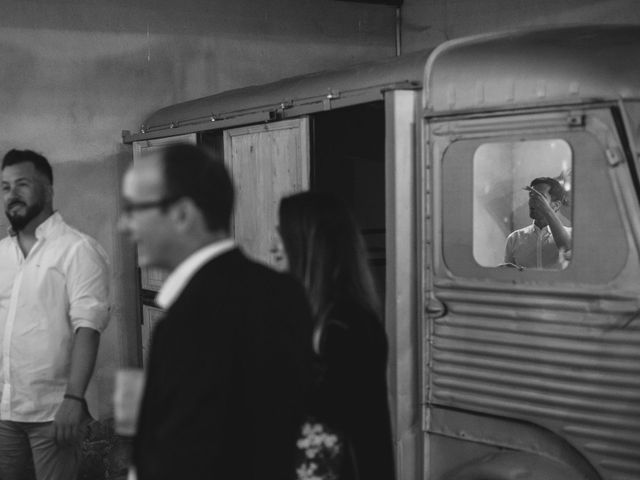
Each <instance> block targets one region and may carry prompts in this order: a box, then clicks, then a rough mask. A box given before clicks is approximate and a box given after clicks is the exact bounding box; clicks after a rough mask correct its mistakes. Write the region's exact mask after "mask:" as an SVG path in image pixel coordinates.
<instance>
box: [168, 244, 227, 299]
mask: <svg viewBox="0 0 640 480" xmlns="http://www.w3.org/2000/svg"><path fill="white" fill-rule="evenodd" d="M234 247H235V242H234V241H233V239H231V238H225V239H224V240H219V241H217V242H213V243H211V244H209V245H207V246H206V247H202V248H201V249H199V250H196V251H195V252H193V253H192V254H191V255H189V256H188V257H187V258H186V259H184V260H183V261H182V263H181V264H180V265H178V266H177V267H176V268H175V270H173V272H171V274H170V275H169V276H168V277H167V279H166V280H165V282H164V284H163V285H162V288H161V289H160V291H159V292H158V296H157V297H156V303H157V304H158V306H159V307H160V308H164V309H165V310H166V309H168V308H169V307H171V305H173V303H174V302H175V301H176V300H177V298H178V297H179V296H180V294H181V293H182V290H184V288H185V287H186V286H187V284H188V283H189V281H190V280H191V278H192V277H193V276H194V275H195V274H196V272H197V271H198V270H200V269H201V268H202V267H203V266H204V265H205V264H206V263H207V262H209V260H211V259H212V258H214V257H217V256H219V255H221V254H223V253H224V252H226V251H228V250H231V249H232V248H234Z"/></svg>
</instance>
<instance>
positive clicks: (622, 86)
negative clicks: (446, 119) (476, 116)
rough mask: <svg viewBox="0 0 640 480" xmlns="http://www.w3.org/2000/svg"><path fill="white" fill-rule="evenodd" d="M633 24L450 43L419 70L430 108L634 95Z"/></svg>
mask: <svg viewBox="0 0 640 480" xmlns="http://www.w3.org/2000/svg"><path fill="white" fill-rule="evenodd" d="M639 55H640V26H633V25H628V26H597V27H594V26H580V27H566V28H554V29H548V30H534V31H518V32H511V33H504V34H490V35H480V36H477V37H471V38H467V39H460V40H452V41H450V42H446V43H444V44H442V45H441V46H439V47H438V48H437V49H436V50H435V51H434V52H433V54H432V55H431V57H430V59H429V62H428V64H427V67H426V70H425V80H424V83H423V84H424V86H425V89H424V105H423V106H424V108H425V109H426V110H427V111H429V112H452V111H459V110H464V109H470V108H476V109H487V108H491V107H495V106H508V105H512V106H523V105H536V104H549V103H552V102H562V101H575V102H591V101H594V100H599V99H618V98H624V99H640V82H638V78H640V64H638V62H637V61H635V59H637V58H639Z"/></svg>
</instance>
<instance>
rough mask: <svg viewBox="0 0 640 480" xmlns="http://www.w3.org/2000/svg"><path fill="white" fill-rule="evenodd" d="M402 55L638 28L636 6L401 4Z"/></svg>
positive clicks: (561, 0)
mask: <svg viewBox="0 0 640 480" xmlns="http://www.w3.org/2000/svg"><path fill="white" fill-rule="evenodd" d="M402 18H403V21H402V45H403V50H402V51H403V53H408V52H410V51H416V50H422V49H428V48H432V47H434V46H436V45H438V44H439V43H441V42H443V41H445V40H449V39H452V38H459V37H463V36H467V35H476V34H480V33H485V32H491V31H504V30H513V29H518V28H524V27H532V26H541V27H544V26H552V25H566V24H588V23H591V24H595V23H607V24H611V23H625V24H626V23H632V24H638V23H640V8H639V4H638V1H637V0H405V1H404V4H403V7H402Z"/></svg>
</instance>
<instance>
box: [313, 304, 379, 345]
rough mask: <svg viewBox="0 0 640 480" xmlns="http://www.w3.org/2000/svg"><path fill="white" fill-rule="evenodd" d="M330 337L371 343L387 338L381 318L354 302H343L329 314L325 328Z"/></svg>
mask: <svg viewBox="0 0 640 480" xmlns="http://www.w3.org/2000/svg"><path fill="white" fill-rule="evenodd" d="M325 331H326V335H327V336H328V337H334V338H335V337H342V338H350V339H359V340H361V341H362V340H366V339H369V340H371V341H375V342H376V343H377V341H379V340H380V338H381V337H385V332H384V326H383V323H382V320H381V319H380V317H379V316H378V315H377V314H376V313H375V312H374V311H371V310H370V309H367V308H365V307H363V306H361V305H358V304H357V303H355V302H352V301H341V302H338V303H336V304H335V305H334V307H333V308H332V309H331V311H330V312H329V315H328V318H327V323H326V326H325Z"/></svg>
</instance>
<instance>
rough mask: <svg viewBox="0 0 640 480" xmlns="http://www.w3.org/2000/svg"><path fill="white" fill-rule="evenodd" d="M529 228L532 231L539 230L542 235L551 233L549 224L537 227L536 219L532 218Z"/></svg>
mask: <svg viewBox="0 0 640 480" xmlns="http://www.w3.org/2000/svg"><path fill="white" fill-rule="evenodd" d="M531 229H532V230H533V231H534V232H540V233H542V234H543V235H551V227H550V226H549V225H547V226H545V227H542V228H538V226H537V225H536V221H535V220H534V221H533V222H531Z"/></svg>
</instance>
